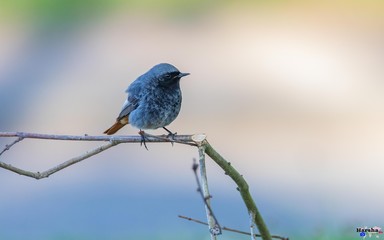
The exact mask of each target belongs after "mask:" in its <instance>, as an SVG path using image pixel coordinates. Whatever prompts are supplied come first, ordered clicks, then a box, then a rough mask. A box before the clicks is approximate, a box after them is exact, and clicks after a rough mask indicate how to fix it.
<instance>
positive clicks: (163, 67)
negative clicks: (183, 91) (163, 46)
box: [149, 63, 189, 87]
mask: <svg viewBox="0 0 384 240" xmlns="http://www.w3.org/2000/svg"><path fill="white" fill-rule="evenodd" d="M149 71H150V72H152V73H153V76H154V77H155V79H156V80H157V81H158V83H159V85H160V86H163V87H171V86H178V83H179V81H180V79H181V78H182V77H185V76H187V75H189V73H182V72H180V71H179V70H178V69H177V68H176V67H175V66H173V65H171V64H169V63H160V64H158V65H156V66H154V67H153V68H152V69H151V70H149Z"/></svg>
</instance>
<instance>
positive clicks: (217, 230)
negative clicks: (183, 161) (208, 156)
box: [192, 146, 222, 239]
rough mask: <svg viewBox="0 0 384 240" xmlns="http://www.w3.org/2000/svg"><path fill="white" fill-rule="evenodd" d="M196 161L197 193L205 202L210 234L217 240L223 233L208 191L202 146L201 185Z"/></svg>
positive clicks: (194, 167)
mask: <svg viewBox="0 0 384 240" xmlns="http://www.w3.org/2000/svg"><path fill="white" fill-rule="evenodd" d="M193 160H194V163H193V166H192V170H193V173H194V174H195V179H196V183H197V191H198V192H199V193H200V195H201V198H202V199H203V201H204V205H205V211H206V214H207V220H208V225H209V232H210V233H211V235H212V237H211V238H212V239H216V238H215V236H216V235H220V234H221V233H222V231H221V227H220V224H219V221H218V220H217V218H216V216H215V214H214V213H213V210H212V207H211V203H210V199H211V198H212V196H211V195H210V194H209V189H208V178H207V171H206V167H205V153H204V148H203V147H202V146H199V163H200V176H201V184H200V181H199V177H198V176H197V169H198V167H199V165H198V164H197V163H196V162H195V161H196V160H195V159H193Z"/></svg>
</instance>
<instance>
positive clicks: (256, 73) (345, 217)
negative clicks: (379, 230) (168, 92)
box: [0, 0, 384, 239]
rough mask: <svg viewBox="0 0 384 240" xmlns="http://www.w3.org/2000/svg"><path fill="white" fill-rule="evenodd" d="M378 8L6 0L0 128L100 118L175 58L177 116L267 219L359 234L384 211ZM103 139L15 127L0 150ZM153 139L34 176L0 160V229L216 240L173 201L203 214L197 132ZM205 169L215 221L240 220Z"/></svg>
mask: <svg viewBox="0 0 384 240" xmlns="http://www.w3.org/2000/svg"><path fill="white" fill-rule="evenodd" d="M383 12H384V4H383V2H382V1H379V0H377V1H357V0H355V1H278V0H275V1H255V2H253V1H176V0H175V1H173V0H168V1H118V0H112V1H90V0H89V1H75V0H67V1H50V0H35V1H22V0H20V1H7V0H4V1H1V2H0V36H1V37H0V131H28V132H39V133H56V134H76V135H82V134H85V133H86V134H89V135H100V134H101V133H102V132H103V131H104V130H105V129H106V128H108V127H109V126H110V125H111V124H112V123H113V121H114V119H115V117H116V116H117V114H118V112H119V111H120V108H121V105H122V103H123V102H124V99H125V98H126V95H125V93H124V90H125V89H126V87H127V86H128V85H129V83H130V82H131V81H133V80H134V79H135V78H136V77H138V76H139V75H140V74H142V73H144V72H145V71H147V70H148V69H149V68H150V67H152V66H153V65H155V64H157V63H160V62H170V63H173V64H174V65H176V66H177V67H178V68H179V69H180V70H181V71H185V72H190V73H191V75H190V76H188V77H186V78H185V79H183V80H182V83H181V87H182V90H183V107H182V111H181V113H180V115H179V117H178V118H177V120H176V121H174V122H173V123H172V124H171V125H170V127H169V128H170V129H171V130H173V131H177V132H178V133H180V134H192V133H201V132H204V133H206V134H207V136H208V139H209V141H210V142H211V144H212V145H213V146H214V147H215V148H216V149H217V151H218V152H220V153H221V154H222V155H223V156H225V157H226V158H227V159H228V160H229V161H231V162H232V164H233V165H234V166H235V167H236V168H237V169H238V170H239V171H240V172H241V173H242V174H243V175H244V176H245V178H246V180H247V181H248V182H249V184H250V187H251V192H252V194H253V196H254V198H255V201H256V204H257V206H258V207H259V210H260V211H261V213H262V215H263V217H264V219H265V221H266V223H267V225H268V227H269V229H270V231H271V233H273V234H279V235H282V236H289V237H290V239H359V238H360V237H359V236H358V234H357V233H356V232H355V231H356V227H363V226H368V227H373V226H375V225H377V226H381V227H384V220H383V219H384V204H383V202H384V194H383V192H382V190H383V188H384V175H383V167H384V147H383V146H384V124H383V121H384V110H383V109H384V108H383V107H384V94H383V90H384V82H383V76H384V14H383ZM119 133H121V134H130V135H132V134H137V130H136V129H133V128H131V127H126V128H124V129H123V130H122V131H121V132H119ZM152 133H153V134H158V133H159V134H160V133H161V134H162V133H163V131H153V132H152ZM11 141H12V140H11V139H0V144H1V146H4V145H5V144H7V143H9V142H11ZM99 145H100V143H83V142H80V143H79V142H55V141H42V140H24V141H23V142H21V143H19V144H18V145H16V146H14V147H13V148H12V150H11V151H7V152H6V153H4V154H3V155H2V156H1V161H4V162H7V163H10V164H13V165H15V166H18V167H21V168H25V169H28V170H33V171H43V170H46V169H47V168H50V167H52V166H54V165H56V164H59V163H61V162H63V161H65V160H67V159H69V158H71V157H74V156H77V155H80V154H81V153H83V152H85V151H86V150H89V149H92V148H94V147H96V146H99ZM148 147H149V149H150V151H145V149H144V148H140V147H139V145H138V144H124V145H119V146H117V147H115V148H112V149H110V150H108V151H106V152H103V153H101V154H99V155H97V156H95V157H93V158H91V159H88V160H86V161H84V162H81V163H79V164H77V165H74V166H71V167H70V168H67V169H65V170H63V171H61V172H59V173H56V174H54V175H52V176H51V177H49V178H48V179H43V180H40V181H36V180H34V179H30V178H27V177H23V176H19V175H16V174H14V173H12V172H9V171H6V170H4V169H0V172H1V173H0V181H1V183H2V184H1V193H0V239H209V235H208V233H207V229H206V227H204V226H201V225H198V224H194V223H191V222H187V221H185V220H181V219H179V218H177V215H178V214H181V215H186V216H189V217H193V218H197V219H201V220H205V214H204V207H203V204H202V202H201V199H200V198H199V196H198V194H197V193H196V185H195V182H194V178H193V173H192V171H191V165H192V159H193V158H194V157H197V151H196V149H194V148H191V147H188V146H183V145H177V144H176V145H175V146H174V147H172V146H171V145H170V144H149V146H148ZM208 177H209V182H210V189H211V194H212V195H213V208H214V210H215V213H216V215H217V217H218V218H219V221H220V223H221V224H222V225H224V226H227V227H233V228H238V229H239V230H248V217H247V213H246V208H245V206H244V205H243V203H242V201H241V198H240V196H239V194H238V192H237V191H236V190H235V185H234V183H233V182H232V181H231V180H230V179H229V178H228V177H227V176H225V175H224V174H223V172H222V170H221V169H220V168H218V167H217V166H216V165H214V164H213V163H212V162H211V161H208ZM220 239H249V238H248V237H243V236H241V235H237V234H233V233H225V234H224V236H223V237H220Z"/></svg>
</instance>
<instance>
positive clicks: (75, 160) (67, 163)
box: [0, 142, 119, 180]
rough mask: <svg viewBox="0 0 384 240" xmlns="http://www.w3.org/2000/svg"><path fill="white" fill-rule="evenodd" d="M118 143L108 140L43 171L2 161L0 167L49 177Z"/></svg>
mask: <svg viewBox="0 0 384 240" xmlns="http://www.w3.org/2000/svg"><path fill="white" fill-rule="evenodd" d="M117 144H119V143H116V142H109V143H107V144H105V145H103V146H100V147H97V148H95V149H93V150H91V151H89V152H86V153H84V154H82V155H80V156H78V157H74V158H71V159H69V160H68V161H65V162H63V163H62V164H59V165H57V166H55V167H53V168H51V169H48V170H47V171H44V172H31V171H26V170H23V169H20V168H17V167H14V166H12V165H11V164H7V163H4V162H0V167H1V168H4V169H7V170H9V171H12V172H15V173H17V174H20V175H24V176H27V177H32V178H35V179H37V180H39V179H42V178H47V177H49V176H50V175H52V174H54V173H56V172H58V171H60V170H62V169H64V168H66V167H69V166H71V165H72V164H75V163H78V162H81V161H83V160H84V159H87V158H89V157H92V156H93V155H96V154H98V153H101V152H103V151H105V150H107V149H108V148H111V147H113V146H115V145H117Z"/></svg>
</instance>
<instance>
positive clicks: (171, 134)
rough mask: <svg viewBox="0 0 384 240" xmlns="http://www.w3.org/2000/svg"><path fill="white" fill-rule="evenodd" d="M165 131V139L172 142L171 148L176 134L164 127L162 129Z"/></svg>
mask: <svg viewBox="0 0 384 240" xmlns="http://www.w3.org/2000/svg"><path fill="white" fill-rule="evenodd" d="M163 128H164V130H165V131H167V132H168V135H167V138H168V139H170V140H171V141H172V142H171V143H172V146H173V141H175V136H176V134H177V132H175V133H173V132H171V131H169V130H168V129H167V128H166V127H163Z"/></svg>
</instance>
